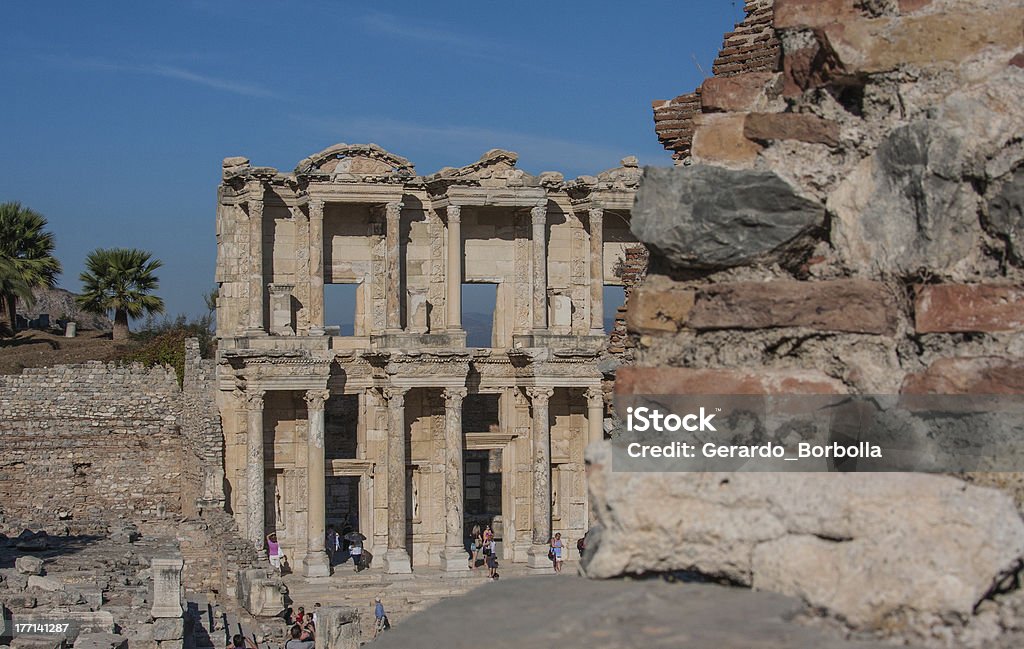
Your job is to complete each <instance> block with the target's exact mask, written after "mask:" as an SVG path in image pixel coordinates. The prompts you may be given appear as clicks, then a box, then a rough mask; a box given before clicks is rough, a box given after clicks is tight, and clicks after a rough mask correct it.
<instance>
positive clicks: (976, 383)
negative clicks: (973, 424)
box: [900, 356, 1024, 395]
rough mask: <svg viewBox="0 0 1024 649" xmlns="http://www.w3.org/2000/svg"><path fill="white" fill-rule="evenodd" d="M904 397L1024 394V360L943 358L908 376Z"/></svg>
mask: <svg viewBox="0 0 1024 649" xmlns="http://www.w3.org/2000/svg"><path fill="white" fill-rule="evenodd" d="M900 391H901V392H902V393H904V394H980V395H986V394H1024V359H1019V358H1003V357H998V356H972V357H962V358H940V359H938V360H937V361H935V362H933V363H932V364H931V365H929V366H928V368H927V369H926V370H925V371H923V372H917V373H914V374H908V375H907V376H906V377H904V379H903V387H902V388H901V390H900Z"/></svg>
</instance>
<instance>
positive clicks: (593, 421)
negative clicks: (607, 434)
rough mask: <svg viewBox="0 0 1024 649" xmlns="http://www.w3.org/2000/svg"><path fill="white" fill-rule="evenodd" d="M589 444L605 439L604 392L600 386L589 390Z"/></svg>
mask: <svg viewBox="0 0 1024 649" xmlns="http://www.w3.org/2000/svg"><path fill="white" fill-rule="evenodd" d="M586 396H587V431H588V435H587V443H588V444H593V443H594V442H600V441H601V440H602V439H604V390H602V389H601V386H600V385H595V386H593V387H589V388H587V391H586Z"/></svg>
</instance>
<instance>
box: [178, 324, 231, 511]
mask: <svg viewBox="0 0 1024 649" xmlns="http://www.w3.org/2000/svg"><path fill="white" fill-rule="evenodd" d="M216 373H217V363H216V361H215V360H213V359H204V358H202V356H201V355H200V353H199V341H198V340H197V339H195V338H189V339H188V340H186V341H185V375H184V380H183V381H182V389H181V435H182V441H183V442H184V445H185V453H186V460H187V461H186V462H185V466H183V467H182V471H183V476H182V489H183V499H182V511H183V513H184V514H186V515H190V516H192V515H196V514H197V513H199V509H200V508H204V509H220V508H221V507H223V504H224V495H223V494H224V431H223V429H222V427H221V421H220V412H218V410H217V402H216V396H215V395H216V390H217V386H216V379H217V374H216Z"/></svg>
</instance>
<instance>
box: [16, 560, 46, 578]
mask: <svg viewBox="0 0 1024 649" xmlns="http://www.w3.org/2000/svg"><path fill="white" fill-rule="evenodd" d="M14 568H15V570H17V571H18V572H20V573H21V574H23V575H41V574H43V560H42V559H40V558H39V557H29V556H24V557H18V558H17V559H15V560H14Z"/></svg>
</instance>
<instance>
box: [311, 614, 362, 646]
mask: <svg viewBox="0 0 1024 649" xmlns="http://www.w3.org/2000/svg"><path fill="white" fill-rule="evenodd" d="M361 639H362V634H361V633H360V630H359V611H358V610H357V609H355V608H352V607H351V606H326V607H320V609H319V610H318V612H317V614H316V649H359V646H360V645H361V644H362V643H361Z"/></svg>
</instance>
